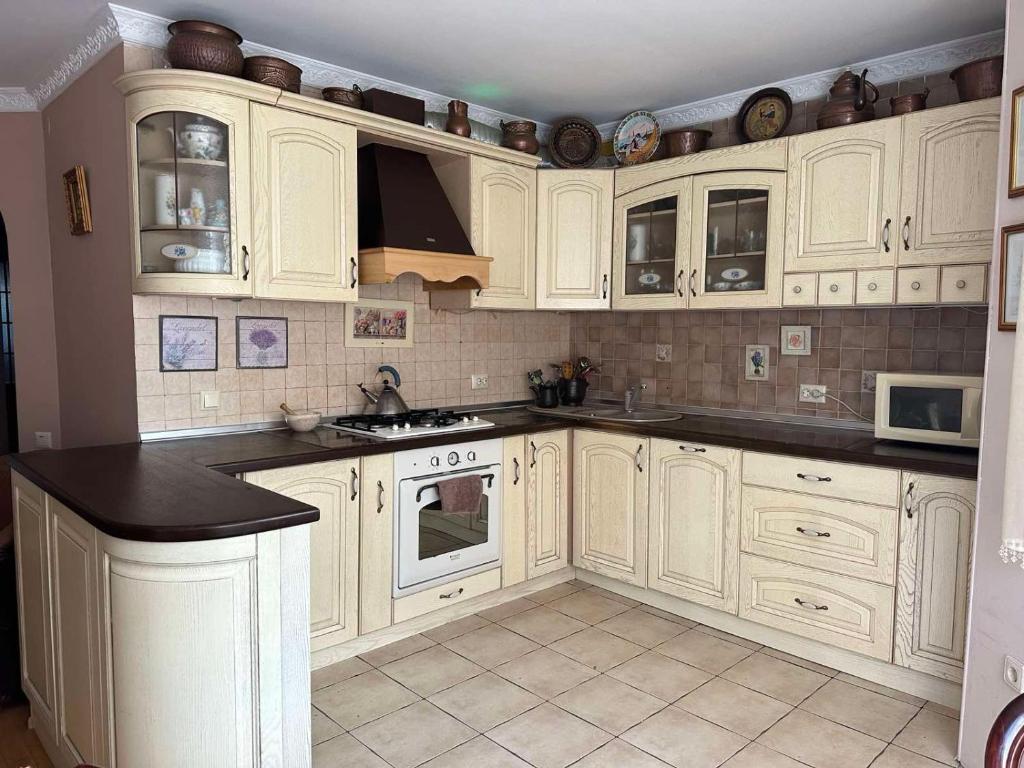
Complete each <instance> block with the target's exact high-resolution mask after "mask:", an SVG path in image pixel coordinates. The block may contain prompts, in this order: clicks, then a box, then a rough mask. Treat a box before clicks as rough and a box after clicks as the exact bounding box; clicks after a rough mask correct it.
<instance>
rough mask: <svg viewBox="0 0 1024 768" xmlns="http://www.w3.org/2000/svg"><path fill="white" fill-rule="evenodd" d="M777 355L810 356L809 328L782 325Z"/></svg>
mask: <svg viewBox="0 0 1024 768" xmlns="http://www.w3.org/2000/svg"><path fill="white" fill-rule="evenodd" d="M779 354H782V355H809V354H811V326H809V325H784V326H782V339H781V343H780V344H779Z"/></svg>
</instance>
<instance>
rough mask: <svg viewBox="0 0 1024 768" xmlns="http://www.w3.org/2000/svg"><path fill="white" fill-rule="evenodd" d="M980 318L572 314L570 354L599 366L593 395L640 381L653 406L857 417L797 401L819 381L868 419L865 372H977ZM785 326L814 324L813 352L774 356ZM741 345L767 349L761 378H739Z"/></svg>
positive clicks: (901, 312)
mask: <svg viewBox="0 0 1024 768" xmlns="http://www.w3.org/2000/svg"><path fill="white" fill-rule="evenodd" d="M986 322H987V311H986V310H985V309H979V308H973V307H972V308H966V307H942V308H938V307H915V308H903V307H900V308H891V309H890V308H877V309H801V310H775V309H771V310H732V311H677V312H595V313H586V312H577V313H574V314H573V325H572V328H573V335H572V339H573V344H572V353H573V354H574V355H587V356H588V357H590V358H591V359H593V360H594V361H595V362H597V363H600V365H601V368H602V370H601V374H600V375H597V376H595V377H594V378H593V379H592V380H591V388H590V394H591V396H608V397H612V396H614V397H621V396H622V394H623V393H624V391H625V388H626V387H627V386H629V385H632V384H635V383H638V382H643V383H645V384H646V385H647V390H646V391H645V392H644V394H643V399H644V400H647V401H649V402H652V401H653V402H657V403H671V404H677V405H689V406H701V407H708V408H728V409H738V410H745V411H757V412H761V413H777V414H800V415H807V416H822V417H830V418H840V419H856V416H854V415H853V414H852V413H850V411H848V410H846V409H845V408H844V407H843V406H842V405H840V404H839V403H837V402H836V401H834V400H829V401H828V402H827V403H825V404H823V405H808V404H804V403H799V402H798V398H797V389H798V386H799V385H800V384H823V385H825V386H826V387H828V392H829V394H832V395H834V396H836V397H838V398H839V399H840V400H842V401H843V402H845V403H846V404H847V405H848V406H849V407H850V408H851V409H853V410H854V411H856V412H858V413H860V414H861V415H863V416H864V417H865V418H868V419H870V418H871V417H872V415H873V413H874V395H873V394H868V393H862V391H861V374H862V372H863V371H915V372H930V373H936V372H938V373H952V374H958V373H964V374H979V375H980V374H981V373H982V371H983V369H984V365H985V326H986ZM783 325H809V326H811V327H812V351H811V354H810V355H807V356H789V355H787V356H780V355H779V339H780V329H781V327H782V326H783ZM747 344H767V345H769V346H770V352H769V377H768V380H767V381H763V382H753V381H747V380H746V379H745V365H744V364H745V346H746V345H747ZM659 358H661V359H659Z"/></svg>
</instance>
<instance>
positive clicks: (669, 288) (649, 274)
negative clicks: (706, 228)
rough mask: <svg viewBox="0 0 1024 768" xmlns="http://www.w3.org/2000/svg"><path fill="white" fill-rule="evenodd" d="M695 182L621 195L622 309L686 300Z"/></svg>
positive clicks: (616, 272) (618, 260) (618, 290)
mask: <svg viewBox="0 0 1024 768" xmlns="http://www.w3.org/2000/svg"><path fill="white" fill-rule="evenodd" d="M691 185H692V181H691V179H690V178H689V177H687V178H682V179H672V180H670V181H665V182H661V183H659V184H652V185H651V186H649V187H644V188H643V189H638V190H636V191H635V192H630V193H629V194H626V195H622V196H621V197H619V198H617V199H616V200H615V241H614V242H615V245H614V252H613V258H614V260H615V265H614V268H613V270H612V272H613V276H614V288H615V292H614V295H613V302H612V304H613V307H615V308H616V309H680V308H683V307H685V306H686V290H685V285H684V284H685V277H686V264H687V252H688V249H689V229H690V203H689V201H690V190H691Z"/></svg>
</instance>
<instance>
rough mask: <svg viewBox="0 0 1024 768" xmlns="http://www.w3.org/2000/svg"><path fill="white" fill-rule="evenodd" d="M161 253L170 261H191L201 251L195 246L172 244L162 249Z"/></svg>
mask: <svg viewBox="0 0 1024 768" xmlns="http://www.w3.org/2000/svg"><path fill="white" fill-rule="evenodd" d="M160 253H162V254H163V255H164V256H166V257H167V258H168V259H191V258H192V257H193V256H195V255H196V254H197V253H199V250H198V249H197V248H196V247H195V246H192V245H186V244H185V243H171V244H170V245H165V246H164V247H163V248H161V249H160Z"/></svg>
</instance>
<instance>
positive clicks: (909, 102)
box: [889, 88, 931, 117]
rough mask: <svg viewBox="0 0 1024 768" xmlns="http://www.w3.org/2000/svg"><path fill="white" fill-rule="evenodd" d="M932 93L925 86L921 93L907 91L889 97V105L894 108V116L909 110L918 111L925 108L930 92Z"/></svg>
mask: <svg viewBox="0 0 1024 768" xmlns="http://www.w3.org/2000/svg"><path fill="white" fill-rule="evenodd" d="M929 93H931V91H929V90H928V89H927V88H925V89H924V90H923V91H921V92H920V93H905V94H903V95H902V96H893V97H892V98H891V99H889V107H890V108H891V110H892V116H893V117H896V116H897V115H905V114H907V113H908V112H917V111H919V110H922V109H924V108H925V107H926V106H927V105H926V102H927V101H928V94H929Z"/></svg>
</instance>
